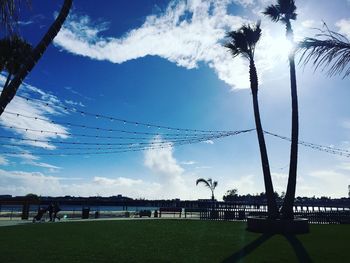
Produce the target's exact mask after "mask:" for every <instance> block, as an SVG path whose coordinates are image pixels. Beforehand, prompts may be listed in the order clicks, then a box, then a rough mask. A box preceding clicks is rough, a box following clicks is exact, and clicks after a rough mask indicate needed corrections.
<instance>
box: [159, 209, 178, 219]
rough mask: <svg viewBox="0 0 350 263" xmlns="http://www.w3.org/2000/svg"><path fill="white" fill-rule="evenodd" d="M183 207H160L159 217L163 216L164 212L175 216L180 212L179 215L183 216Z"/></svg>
mask: <svg viewBox="0 0 350 263" xmlns="http://www.w3.org/2000/svg"><path fill="white" fill-rule="evenodd" d="M181 213H182V208H181V207H161V208H159V217H162V214H173V215H174V217H175V214H179V217H181Z"/></svg>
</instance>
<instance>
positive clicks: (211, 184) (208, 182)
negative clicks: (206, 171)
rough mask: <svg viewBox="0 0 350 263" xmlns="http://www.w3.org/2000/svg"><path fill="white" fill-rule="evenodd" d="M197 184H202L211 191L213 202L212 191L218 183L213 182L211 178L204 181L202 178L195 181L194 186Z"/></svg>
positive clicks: (212, 195)
mask: <svg viewBox="0 0 350 263" xmlns="http://www.w3.org/2000/svg"><path fill="white" fill-rule="evenodd" d="M199 183H203V184H204V185H205V186H206V187H208V188H209V189H210V191H211V200H213V201H214V199H215V198H214V190H215V188H216V187H217V185H218V182H217V181H213V180H212V179H211V178H209V179H207V180H205V179H203V178H199V179H197V181H196V185H198V184H199Z"/></svg>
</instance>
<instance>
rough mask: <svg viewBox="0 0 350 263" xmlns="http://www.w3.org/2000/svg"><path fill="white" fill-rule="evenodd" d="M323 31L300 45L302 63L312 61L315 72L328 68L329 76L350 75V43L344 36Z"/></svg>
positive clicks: (327, 30)
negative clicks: (321, 68)
mask: <svg viewBox="0 0 350 263" xmlns="http://www.w3.org/2000/svg"><path fill="white" fill-rule="evenodd" d="M325 27H326V30H321V29H320V33H319V34H316V35H315V37H307V38H305V39H304V40H303V41H301V42H300V43H299V45H298V50H299V51H302V55H301V58H300V61H303V63H304V64H306V63H308V62H310V61H312V63H313V66H314V67H315V70H316V69H318V68H319V67H323V70H324V69H326V68H327V67H328V75H329V76H334V75H336V74H341V73H343V72H344V76H343V78H345V77H347V76H349V75H350V41H349V39H348V38H346V37H345V36H344V35H342V34H339V33H336V32H334V31H331V30H329V29H328V27H327V25H326V24H325Z"/></svg>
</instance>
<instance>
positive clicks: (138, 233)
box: [0, 220, 350, 263]
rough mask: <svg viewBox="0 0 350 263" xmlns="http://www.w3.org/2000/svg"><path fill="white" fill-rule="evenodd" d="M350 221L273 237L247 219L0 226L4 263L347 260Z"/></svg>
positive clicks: (1, 259)
mask: <svg viewBox="0 0 350 263" xmlns="http://www.w3.org/2000/svg"><path fill="white" fill-rule="evenodd" d="M349 241H350V225H311V233H310V234H307V235H297V236H295V237H294V238H293V237H288V238H287V237H284V236H281V235H274V236H272V237H267V236H263V235H261V234H255V233H249V232H247V231H245V223H241V222H218V221H216V222H215V221H190V220H188V221H187V220H128V221H95V222H91V221H90V222H71V223H43V224H27V225H18V226H10V227H1V228H0V244H1V245H0V262H200V263H202V262H210V263H213V262H254V263H255V262H349V261H348V260H349V257H350V256H349V248H350V246H349Z"/></svg>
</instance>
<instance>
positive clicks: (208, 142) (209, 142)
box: [203, 140, 214, 144]
mask: <svg viewBox="0 0 350 263" xmlns="http://www.w3.org/2000/svg"><path fill="white" fill-rule="evenodd" d="M203 143H206V144H214V141H212V140H207V141H204V142H203Z"/></svg>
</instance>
